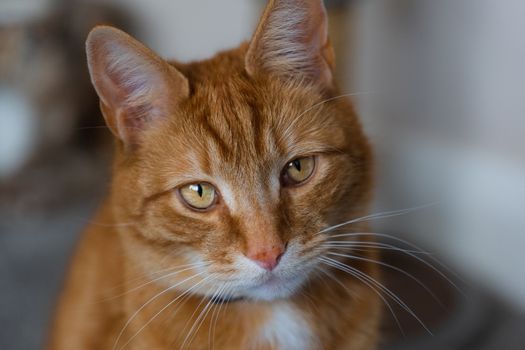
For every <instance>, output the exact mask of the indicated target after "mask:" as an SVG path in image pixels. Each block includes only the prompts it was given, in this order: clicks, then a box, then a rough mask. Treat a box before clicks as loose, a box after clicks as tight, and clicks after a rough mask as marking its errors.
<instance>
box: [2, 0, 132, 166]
mask: <svg viewBox="0 0 525 350" xmlns="http://www.w3.org/2000/svg"><path fill="white" fill-rule="evenodd" d="M126 17H127V16H125V15H124V14H122V12H117V11H115V10H114V9H112V8H110V7H108V6H105V5H104V6H103V5H100V4H92V3H84V2H82V1H57V2H55V3H54V6H53V7H52V10H51V11H48V13H46V14H45V15H42V16H39V17H37V18H32V19H26V20H22V21H20V22H18V23H9V24H3V23H0V86H2V87H3V89H4V90H6V89H8V90H13V91H16V93H17V94H21V95H22V96H23V97H24V100H25V101H27V102H28V104H29V108H30V109H31V110H32V111H33V112H34V113H33V114H34V116H35V117H34V119H35V120H34V121H33V122H34V124H35V130H36V132H35V133H34V138H35V139H34V140H32V144H33V147H32V152H31V153H30V157H29V159H28V160H27V162H26V166H29V167H30V166H31V165H30V164H32V163H34V162H38V161H39V160H40V159H42V158H46V157H48V156H50V155H51V156H55V155H56V152H59V153H60V152H65V151H68V149H69V147H74V148H77V149H83V150H94V149H97V148H99V147H103V148H104V147H106V145H107V140H108V138H106V137H105V136H106V134H107V133H106V132H105V131H104V130H103V129H99V128H98V127H99V126H101V125H104V124H103V121H102V119H101V117H100V113H99V111H98V99H97V97H96V95H95V93H94V91H93V89H92V87H91V84H90V81H89V76H88V73H87V68H86V59H85V54H84V41H85V38H86V35H87V33H88V31H89V30H90V29H91V28H92V27H93V26H95V25H96V24H99V23H110V24H113V25H117V26H119V27H121V28H126V29H127V28H128V27H129V25H128V23H129V21H128V20H127V19H126ZM15 175H16V174H15Z"/></svg>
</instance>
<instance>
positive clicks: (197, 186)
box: [191, 184, 203, 197]
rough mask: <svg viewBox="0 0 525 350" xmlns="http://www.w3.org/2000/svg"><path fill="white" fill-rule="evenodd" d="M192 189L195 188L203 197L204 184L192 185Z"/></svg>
mask: <svg viewBox="0 0 525 350" xmlns="http://www.w3.org/2000/svg"><path fill="white" fill-rule="evenodd" d="M191 189H192V190H194V191H195V192H197V193H198V194H199V197H202V192H203V190H202V186H201V184H198V185H192V186H191Z"/></svg>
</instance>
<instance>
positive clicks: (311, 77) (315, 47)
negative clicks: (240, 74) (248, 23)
mask: <svg viewBox="0 0 525 350" xmlns="http://www.w3.org/2000/svg"><path fill="white" fill-rule="evenodd" d="M334 64H335V59H334V53H333V49H332V46H331V44H330V40H329V38H328V20H327V17H326V10H325V8H324V5H323V0H270V1H269V3H268V5H267V7H266V10H265V11H264V14H263V16H262V18H261V20H260V22H259V25H258V27H257V30H256V32H255V34H254V36H253V38H252V41H251V42H250V45H249V48H248V52H247V54H246V70H247V71H248V73H249V74H250V75H256V74H258V73H261V72H262V73H269V74H275V75H278V76H281V77H284V78H287V79H289V78H292V79H303V80H307V81H309V82H311V83H315V84H320V85H322V86H324V87H331V86H332V84H333V76H332V72H333V68H334Z"/></svg>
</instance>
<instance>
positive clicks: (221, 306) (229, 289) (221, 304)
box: [211, 283, 235, 350]
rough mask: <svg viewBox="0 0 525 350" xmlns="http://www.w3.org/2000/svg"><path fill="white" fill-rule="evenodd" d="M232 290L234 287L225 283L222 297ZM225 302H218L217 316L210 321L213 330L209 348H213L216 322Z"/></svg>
mask: <svg viewBox="0 0 525 350" xmlns="http://www.w3.org/2000/svg"><path fill="white" fill-rule="evenodd" d="M234 290H235V287H234V286H232V285H231V284H229V283H228V284H227V289H226V291H225V293H223V297H224V296H225V295H228V294H230V293H231V292H232V291H234ZM225 304H226V303H220V304H219V307H218V311H217V316H216V317H215V322H213V323H212V324H213V331H212V337H211V339H212V347H211V350H213V349H214V347H215V343H214V341H215V331H216V328H217V323H218V321H219V317H220V315H221V311H222V309H223V305H225ZM226 308H227V306H224V309H226Z"/></svg>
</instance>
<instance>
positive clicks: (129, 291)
mask: <svg viewBox="0 0 525 350" xmlns="http://www.w3.org/2000/svg"><path fill="white" fill-rule="evenodd" d="M207 265H209V263H205V262H198V263H193V264H185V265H179V266H176V267H169V268H167V269H163V270H160V271H156V272H153V273H152V274H158V273H160V272H162V271H170V270H175V269H177V268H181V267H185V268H184V269H180V270H177V271H174V272H170V273H167V274H165V275H162V276H160V277H156V278H154V279H152V280H149V281H148V282H145V283H143V284H141V285H139V286H137V287H134V288H132V289H130V290H127V291H125V292H123V293H120V294H117V295H114V296H111V297H108V298H106V299H102V301H109V300H113V299H116V298H120V297H122V296H124V295H127V294H130V293H133V292H135V291H137V290H139V289H141V288H143V287H145V286H148V285H150V284H152V283H155V282H157V281H160V280H163V279H166V278H169V277H173V276H176V275H178V274H180V273H182V272H185V271H189V270H193V269H194V268H196V267H205V266H207ZM146 275H147V274H146ZM137 279H138V278H137Z"/></svg>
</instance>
